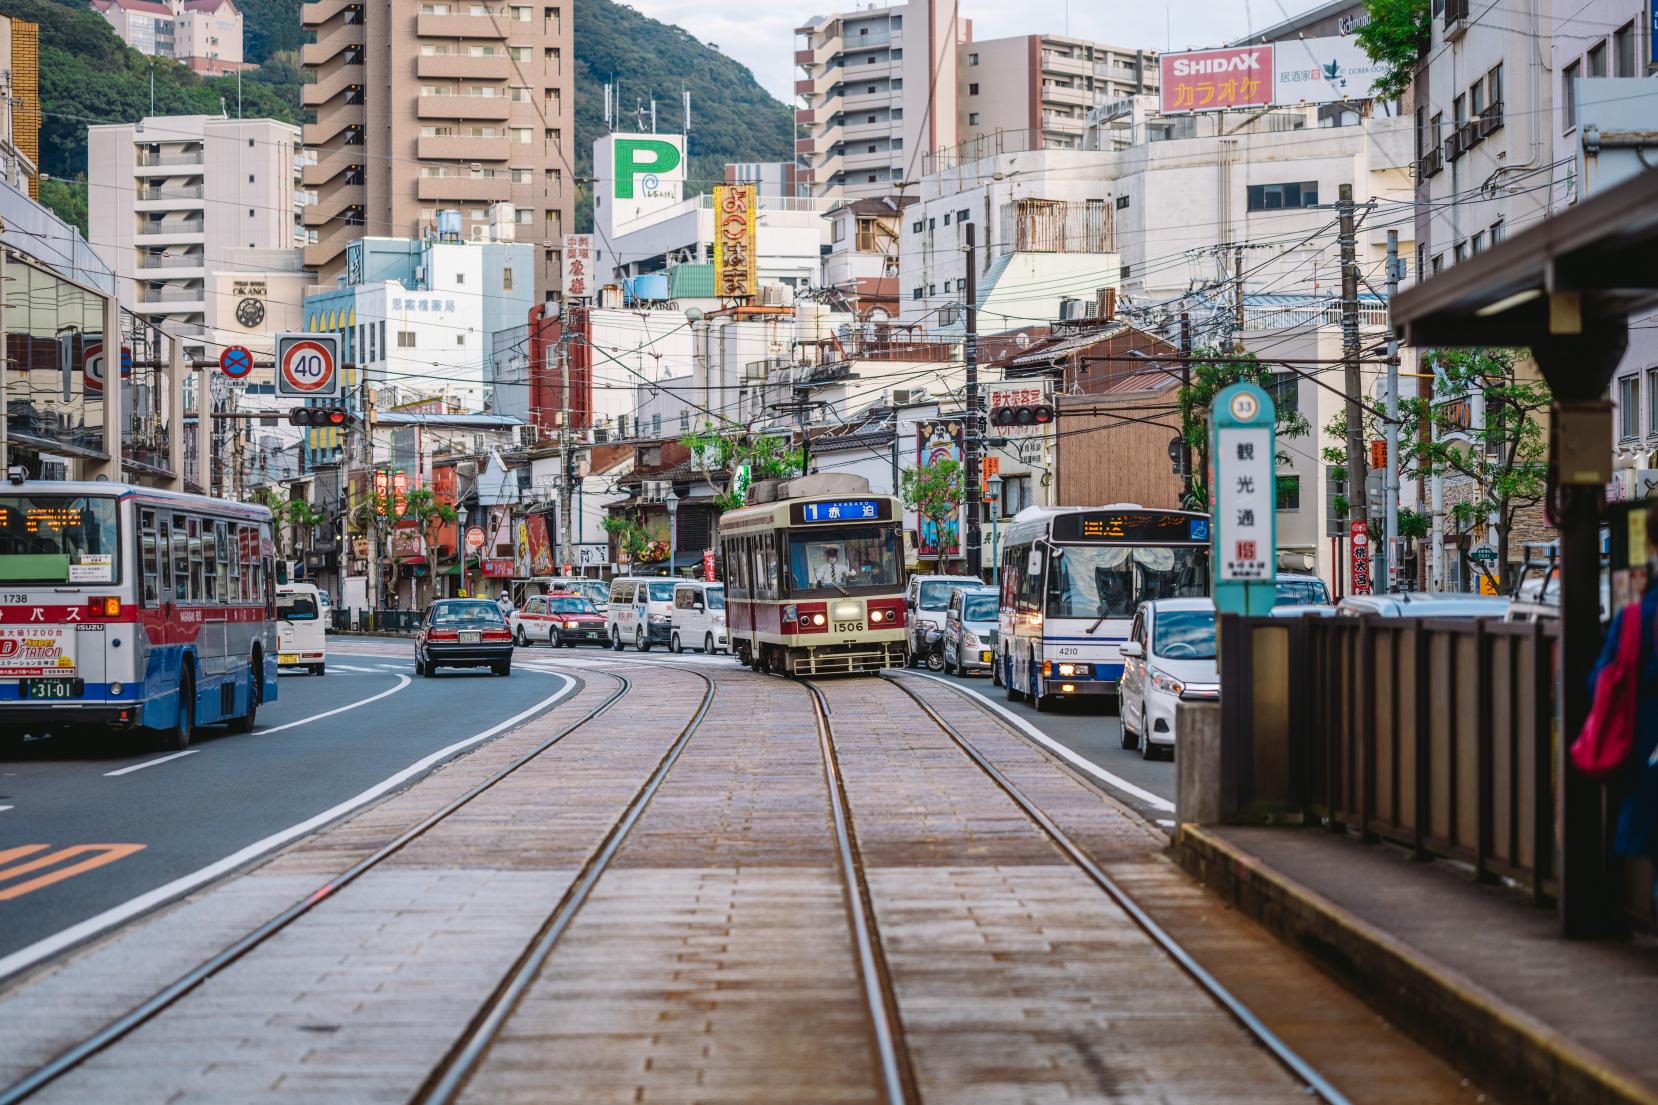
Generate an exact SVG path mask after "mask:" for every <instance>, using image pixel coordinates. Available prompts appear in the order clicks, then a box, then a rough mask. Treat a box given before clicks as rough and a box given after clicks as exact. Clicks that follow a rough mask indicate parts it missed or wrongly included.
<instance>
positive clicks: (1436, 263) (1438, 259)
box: [1433, 253, 1445, 272]
mask: <svg viewBox="0 0 1658 1105" xmlns="http://www.w3.org/2000/svg"><path fill="white" fill-rule="evenodd" d="M1444 267H1445V255H1444V254H1443V253H1436V254H1434V255H1433V271H1434V272H1439V271H1440V270H1441V269H1443V268H1444Z"/></svg>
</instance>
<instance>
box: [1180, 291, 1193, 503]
mask: <svg viewBox="0 0 1658 1105" xmlns="http://www.w3.org/2000/svg"><path fill="white" fill-rule="evenodd" d="M1191 388H1192V316H1191V313H1190V312H1188V311H1181V312H1180V390H1181V393H1182V394H1183V395H1190V394H1191ZM1180 410H1181V415H1182V417H1181V419H1180V504H1181V506H1184V507H1187V508H1190V507H1191V505H1192V479H1193V473H1192V443H1191V442H1190V441H1189V440H1187V438H1186V419H1185V417H1184V415H1185V411H1186V406H1185V404H1184V403H1182V404H1181V407H1180Z"/></svg>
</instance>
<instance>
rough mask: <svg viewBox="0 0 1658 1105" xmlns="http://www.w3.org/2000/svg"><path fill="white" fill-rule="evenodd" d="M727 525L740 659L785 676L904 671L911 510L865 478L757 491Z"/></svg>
mask: <svg viewBox="0 0 1658 1105" xmlns="http://www.w3.org/2000/svg"><path fill="white" fill-rule="evenodd" d="M749 499H750V505H748V506H745V507H741V508H739V509H737V510H733V511H728V512H727V513H726V514H725V516H724V517H722V518H721V519H720V552H721V556H722V559H723V562H724V564H725V589H726V621H727V626H728V629H729V632H730V637H731V647H732V649H733V650H734V651H735V652H736V654H737V658H738V659H739V660H741V661H742V662H743V663H745V664H748V665H749V666H750V667H752V668H754V669H755V670H756V671H761V672H773V673H776V674H780V675H828V674H832V673H850V672H872V671H880V670H881V669H883V668H897V667H902V666H903V664H904V657H905V652H906V644H905V640H904V533H903V518H904V513H903V504H902V503H901V502H900V501H899V500H898V499H895V498H893V497H892V496H891V495H875V494H871V493H870V490H869V481H868V480H866V479H864V478H863V477H862V476H853V475H848V474H845V473H824V474H819V475H814V476H800V477H797V478H795V479H792V480H767V481H761V482H758V483H756V484H755V485H754V486H753V487H752V488H751V489H750V494H749Z"/></svg>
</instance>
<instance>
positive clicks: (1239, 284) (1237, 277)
mask: <svg viewBox="0 0 1658 1105" xmlns="http://www.w3.org/2000/svg"><path fill="white" fill-rule="evenodd" d="M1243 290H1244V281H1243V246H1234V247H1233V249H1232V352H1234V353H1242V352H1243V331H1244V298H1243ZM1181 317H1183V318H1184V317H1185V316H1184V315H1183V316H1181Z"/></svg>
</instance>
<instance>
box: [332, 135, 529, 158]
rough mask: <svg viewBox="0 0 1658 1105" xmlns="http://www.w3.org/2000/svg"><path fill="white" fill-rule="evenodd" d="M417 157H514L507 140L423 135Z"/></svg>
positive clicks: (418, 143) (417, 146)
mask: <svg viewBox="0 0 1658 1105" xmlns="http://www.w3.org/2000/svg"><path fill="white" fill-rule="evenodd" d="M353 148H355V147H353ZM526 148H533V147H526ZM415 156H416V157H418V158H420V160H422V161H505V160H507V158H508V157H510V156H512V143H511V142H509V141H508V140H507V139H505V138H454V137H451V138H434V137H431V136H428V135H421V136H420V137H419V138H417V139H416V140H415Z"/></svg>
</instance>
